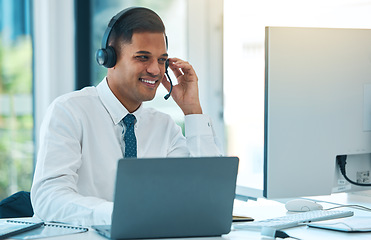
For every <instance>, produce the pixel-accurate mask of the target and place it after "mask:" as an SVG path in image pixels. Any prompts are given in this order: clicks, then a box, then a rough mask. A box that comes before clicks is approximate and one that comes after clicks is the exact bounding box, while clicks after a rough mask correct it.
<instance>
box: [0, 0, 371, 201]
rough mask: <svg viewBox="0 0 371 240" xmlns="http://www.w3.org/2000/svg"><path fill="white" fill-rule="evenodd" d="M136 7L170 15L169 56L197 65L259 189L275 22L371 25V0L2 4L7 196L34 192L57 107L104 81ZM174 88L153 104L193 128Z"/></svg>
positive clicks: (1, 151)
mask: <svg viewBox="0 0 371 240" xmlns="http://www.w3.org/2000/svg"><path fill="white" fill-rule="evenodd" d="M129 6H145V7H149V8H151V9H153V10H154V11H156V12H157V13H158V14H159V15H160V16H161V18H162V19H163V21H164V23H165V25H166V33H167V36H168V39H169V49H168V52H169V55H170V56H171V57H179V58H183V59H186V60H187V61H189V62H190V63H191V64H192V65H193V67H194V68H195V70H196V72H197V74H198V77H199V84H200V97H201V104H202V107H203V110H204V113H206V114H208V115H210V116H211V118H212V119H213V124H214V128H215V131H216V134H217V135H218V137H219V139H220V140H221V142H222V143H223V145H224V150H225V153H226V155H234V156H238V157H240V160H241V161H240V169H239V179H238V181H250V182H254V183H255V184H256V187H257V188H261V186H262V181H263V180H262V179H261V178H260V176H261V172H262V167H263V165H262V163H263V133H264V132H263V131H264V129H263V126H264V115H263V114H264V28H265V26H295V27H331V28H332V27H335V28H371V14H370V13H371V0H310V1H309V0H281V1H276V0H259V1H256V0H224V1H223V0H158V1H150V0H125V1H124V0H64V1H60V0H0V199H3V198H5V197H7V196H9V195H11V194H12V193H14V192H16V191H20V190H25V191H29V190H30V187H31V183H32V177H33V170H34V164H35V161H36V155H37V148H38V145H37V144H38V132H39V127H40V124H41V121H42V118H43V116H44V114H45V111H46V109H47V107H48V105H49V104H50V103H51V102H52V101H53V100H54V99H55V98H56V97H58V96H59V95H61V94H64V93H67V92H70V91H73V90H77V89H81V88H83V87H85V86H91V85H96V84H97V83H99V82H100V81H101V80H102V79H103V77H104V76H105V74H106V69H104V68H103V67H100V66H98V65H97V64H96V62H95V51H96V50H97V49H98V48H100V47H101V46H100V44H101V39H102V36H103V33H104V31H105V28H106V26H107V24H108V22H109V20H110V19H111V17H112V16H114V15H115V14H116V13H118V12H119V11H121V10H122V9H124V8H126V7H129ZM172 79H173V81H174V79H175V77H174V76H172ZM165 94H166V90H165V88H163V87H162V86H161V87H160V88H159V90H158V93H157V96H156V98H155V99H154V100H153V101H151V102H148V103H145V105H146V106H148V107H154V108H157V109H159V110H160V111H163V112H166V113H168V114H170V115H171V116H172V117H173V118H174V120H175V121H176V122H177V124H179V125H180V126H182V127H183V125H184V123H183V114H182V112H181V110H180V109H179V108H178V107H177V106H176V104H175V103H174V101H173V100H172V99H171V98H170V99H169V100H168V101H165V100H164V99H163V96H164V95H165Z"/></svg>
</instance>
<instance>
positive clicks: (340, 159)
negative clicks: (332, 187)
mask: <svg viewBox="0 0 371 240" xmlns="http://www.w3.org/2000/svg"><path fill="white" fill-rule="evenodd" d="M336 163H337V164H338V165H339V169H340V172H341V174H342V175H343V177H344V178H345V179H346V180H347V181H348V182H350V183H351V184H354V185H357V186H361V187H371V184H370V183H357V182H354V181H352V180H351V179H349V178H348V176H347V174H346V170H345V165H346V164H347V155H339V156H336Z"/></svg>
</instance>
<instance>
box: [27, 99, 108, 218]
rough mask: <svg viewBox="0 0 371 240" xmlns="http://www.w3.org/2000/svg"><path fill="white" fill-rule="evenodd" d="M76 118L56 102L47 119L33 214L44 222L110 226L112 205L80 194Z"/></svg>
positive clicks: (78, 125)
mask: <svg viewBox="0 0 371 240" xmlns="http://www.w3.org/2000/svg"><path fill="white" fill-rule="evenodd" d="M74 115H75V114H73V112H71V111H69V110H68V109H66V108H65V107H63V106H62V105H61V104H58V103H57V104H55V103H54V104H52V106H51V107H50V108H49V110H48V113H47V115H46V116H45V118H44V121H43V124H42V127H41V131H40V149H39V152H38V159H37V163H36V171H35V175H34V181H33V184H32V188H31V201H32V206H33V209H34V213H35V215H36V216H37V217H39V218H41V219H43V220H44V221H57V222H66V223H71V224H79V225H92V224H109V223H110V221H111V213H112V208H113V203H112V202H109V201H106V200H104V199H100V198H96V197H86V196H82V195H80V194H79V192H78V187H77V183H78V181H79V173H78V172H79V168H80V166H81V164H83V163H82V155H81V135H82V126H81V124H80V123H79V121H78V120H77V119H75V116H74Z"/></svg>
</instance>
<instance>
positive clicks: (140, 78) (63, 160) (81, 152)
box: [31, 8, 221, 225]
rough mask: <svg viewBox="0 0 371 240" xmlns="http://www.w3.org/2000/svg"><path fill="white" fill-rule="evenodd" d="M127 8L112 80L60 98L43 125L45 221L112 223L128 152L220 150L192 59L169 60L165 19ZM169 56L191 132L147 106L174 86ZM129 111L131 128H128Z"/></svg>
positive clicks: (37, 188) (41, 212) (115, 36)
mask: <svg viewBox="0 0 371 240" xmlns="http://www.w3.org/2000/svg"><path fill="white" fill-rule="evenodd" d="M124 12H125V14H118V16H119V18H118V19H117V22H116V23H115V24H114V25H113V28H112V33H111V34H110V35H109V38H108V44H109V46H110V47H112V48H113V50H114V53H115V58H114V61H113V62H112V64H111V65H110V66H106V67H108V70H107V77H105V78H104V79H103V80H102V81H101V82H100V83H99V84H98V86H96V87H86V88H84V89H82V90H80V91H75V92H72V93H68V94H66V95H63V96H61V97H59V98H57V99H56V100H54V102H53V103H52V104H51V105H50V107H49V109H48V112H47V114H46V116H45V118H44V121H43V123H42V126H41V130H40V148H39V151H38V156H37V164H36V171H35V175H34V181H33V185H32V189H31V200H32V205H33V208H34V212H35V215H36V217H39V218H41V219H42V220H44V221H58V222H66V223H71V224H81V225H93V224H95V225H98V224H110V223H111V214H112V209H113V202H112V201H113V197H114V196H113V194H114V183H115V176H116V170H117V169H116V168H117V161H118V160H119V159H121V158H123V157H138V158H146V157H147V158H148V157H164V158H165V157H184V156H189V157H195V156H217V155H221V151H220V148H219V147H218V146H217V144H216V138H215V136H214V134H213V129H212V125H211V121H210V119H209V117H208V116H206V115H204V114H202V109H201V105H200V101H199V97H198V78H197V75H196V73H195V71H194V69H193V68H192V66H191V65H190V64H189V63H188V62H186V61H183V60H181V59H178V58H169V59H168V54H167V39H166V35H165V27H164V25H163V23H162V21H161V19H160V17H159V16H158V15H157V14H156V13H154V12H153V11H152V10H149V9H147V8H131V9H128V10H124ZM121 13H122V12H121ZM121 15H122V16H121ZM115 17H116V18H117V16H115ZM114 19H115V18H114ZM111 21H112V20H111ZM104 47H105V46H104ZM167 60H168V61H169V67H170V69H171V70H172V71H173V72H174V75H175V76H176V78H177V80H178V84H177V85H175V86H174V87H173V91H172V93H171V96H172V97H173V99H174V101H175V102H176V103H177V104H178V106H179V107H180V108H181V109H182V111H183V112H184V114H185V128H186V129H185V130H186V131H185V136H183V135H182V131H181V128H180V127H179V126H177V125H176V124H175V123H174V121H173V120H172V119H171V117H170V116H169V115H167V114H165V113H161V112H159V111H156V110H155V109H152V108H144V107H143V105H142V103H143V102H144V101H150V100H152V99H153V98H154V97H155V94H156V90H157V88H158V86H159V85H160V84H163V85H164V86H165V88H166V89H168V90H170V83H169V81H168V80H167V78H166V76H165V64H166V61H167ZM98 62H99V61H98ZM103 62H104V61H103ZM128 116H129V117H130V119H131V120H132V121H133V122H132V124H131V125H125V124H126V123H125V119H126V117H128ZM128 138H130V139H134V145H130V146H129V143H127V142H126V140H127V139H128Z"/></svg>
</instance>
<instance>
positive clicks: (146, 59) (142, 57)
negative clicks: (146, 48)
mask: <svg viewBox="0 0 371 240" xmlns="http://www.w3.org/2000/svg"><path fill="white" fill-rule="evenodd" d="M135 59H137V60H139V61H141V62H146V61H148V59H149V57H148V56H146V55H139V56H136V57H135Z"/></svg>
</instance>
